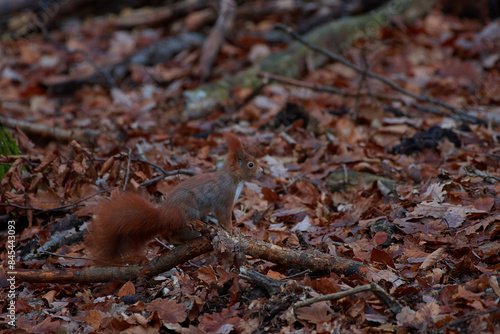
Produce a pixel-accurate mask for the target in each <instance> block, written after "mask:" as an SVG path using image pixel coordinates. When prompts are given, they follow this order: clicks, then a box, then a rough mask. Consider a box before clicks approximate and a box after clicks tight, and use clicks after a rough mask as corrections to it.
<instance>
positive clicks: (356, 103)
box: [352, 49, 368, 120]
mask: <svg viewBox="0 0 500 334" xmlns="http://www.w3.org/2000/svg"><path fill="white" fill-rule="evenodd" d="M361 56H362V57H361V58H362V59H363V67H364V71H363V73H361V78H360V79H359V84H358V90H357V91H356V99H355V100H354V111H353V115H352V118H353V119H354V120H356V119H358V111H359V99H360V97H361V88H363V83H364V82H365V79H366V72H368V62H367V61H366V55H365V53H364V49H363V50H362V52H361Z"/></svg>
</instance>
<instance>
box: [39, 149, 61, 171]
mask: <svg viewBox="0 0 500 334" xmlns="http://www.w3.org/2000/svg"><path fill="white" fill-rule="evenodd" d="M58 156H59V151H58V150H54V151H52V152H50V153H49V154H47V155H46V156H45V158H44V159H43V161H42V163H41V164H40V165H38V167H37V168H35V172H42V171H43V170H45V168H47V167H48V166H49V165H50V164H51V163H52V161H54V160H55V159H56V158H57V157H58Z"/></svg>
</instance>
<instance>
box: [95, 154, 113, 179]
mask: <svg viewBox="0 0 500 334" xmlns="http://www.w3.org/2000/svg"><path fill="white" fill-rule="evenodd" d="M114 163H115V157H114V156H112V157H109V158H108V160H106V162H104V163H103V164H102V167H101V170H100V171H99V175H104V174H106V173H107V172H108V170H110V169H111V167H113V164H114Z"/></svg>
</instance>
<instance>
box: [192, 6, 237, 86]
mask: <svg viewBox="0 0 500 334" xmlns="http://www.w3.org/2000/svg"><path fill="white" fill-rule="evenodd" d="M235 13H236V1H235V0H220V10H219V16H218V18H217V21H216V22H215V25H214V26H213V28H212V30H211V31H210V34H209V35H208V37H207V38H206V39H205V42H204V43H203V47H202V49H201V56H200V72H201V80H202V81H205V80H206V79H207V78H208V77H209V76H210V74H211V73H212V68H213V63H214V60H215V57H216V56H217V54H218V53H219V50H220V48H221V46H222V44H223V42H224V39H225V37H226V33H227V32H228V31H229V30H231V27H232V26H233V22H234V16H235Z"/></svg>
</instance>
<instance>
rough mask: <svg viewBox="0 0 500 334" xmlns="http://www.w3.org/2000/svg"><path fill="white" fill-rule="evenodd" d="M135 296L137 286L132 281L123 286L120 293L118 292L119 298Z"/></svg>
mask: <svg viewBox="0 0 500 334" xmlns="http://www.w3.org/2000/svg"><path fill="white" fill-rule="evenodd" d="M133 294H135V286H134V284H133V283H132V282H130V281H128V282H127V283H125V284H123V286H122V287H121V288H120V291H118V297H124V296H130V295H133Z"/></svg>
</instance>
